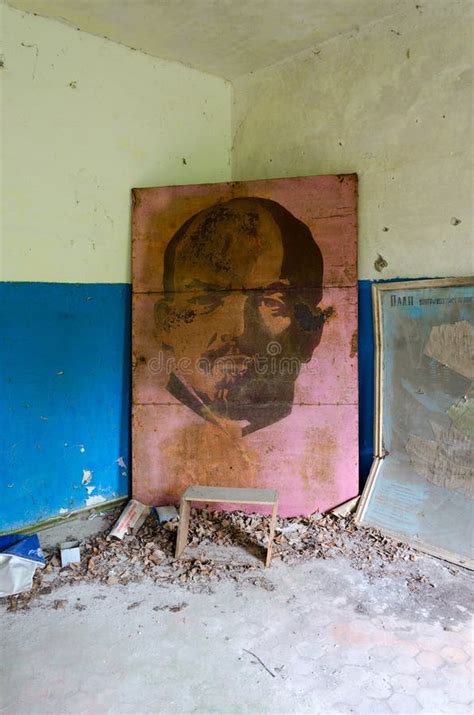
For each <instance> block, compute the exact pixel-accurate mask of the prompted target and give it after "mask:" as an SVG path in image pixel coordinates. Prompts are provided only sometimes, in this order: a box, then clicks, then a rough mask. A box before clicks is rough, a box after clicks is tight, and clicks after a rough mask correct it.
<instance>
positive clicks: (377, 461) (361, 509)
mask: <svg viewBox="0 0 474 715" xmlns="http://www.w3.org/2000/svg"><path fill="white" fill-rule="evenodd" d="M382 462H383V459H382V458H380V457H374V461H373V462H372V466H371V467H370V472H369V476H368V477H367V482H366V483H365V487H364V489H363V490H362V494H361V496H360V500H359V503H358V505H357V509H356V512H355V514H354V521H355V522H356V524H360V525H362V526H363V521H362V520H363V518H364V514H365V509H366V506H367V504H368V501H369V499H370V497H371V496H372V492H373V490H374V486H375V480H376V478H377V474H378V471H379V468H380V465H381V464H382Z"/></svg>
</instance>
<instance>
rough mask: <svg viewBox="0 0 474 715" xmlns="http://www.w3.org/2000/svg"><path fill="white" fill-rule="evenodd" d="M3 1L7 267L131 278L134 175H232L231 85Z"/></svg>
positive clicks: (166, 180)
mask: <svg viewBox="0 0 474 715" xmlns="http://www.w3.org/2000/svg"><path fill="white" fill-rule="evenodd" d="M1 11H2V20H3V25H4V47H3V48H2V54H3V63H4V66H3V68H1V69H0V74H1V77H2V98H3V117H2V119H3V123H2V134H3V138H4V141H3V158H2V177H3V205H2V221H3V241H4V249H3V272H2V278H3V280H20V281H29V280H34V281H60V282H80V283H93V282H104V283H126V282H129V281H130V266H129V262H130V230H129V226H130V189H131V187H132V186H156V185H160V184H165V185H167V184H174V183H176V184H186V183H196V182H207V181H225V180H226V179H228V178H230V159H229V130H230V86H229V84H228V83H227V82H225V81H224V80H222V79H219V78H217V77H213V76H211V75H207V74H204V73H202V72H198V71H196V70H193V69H190V68H188V67H185V66H184V65H180V64H177V63H173V62H167V61H164V60H159V59H156V58H153V57H150V56H149V55H145V54H143V53H141V52H136V51H133V50H131V49H129V48H127V47H124V46H122V45H118V44H115V43H113V42H110V41H108V40H105V39H101V38H98V37H95V36H93V35H89V34H87V33H84V32H78V31H76V30H75V29H74V28H71V27H68V26H66V25H63V24H61V23H58V22H56V21H52V20H49V19H45V18H42V17H35V16H34V15H31V14H27V13H22V12H19V11H17V10H13V9H11V8H10V7H7V6H3V7H2V8H1ZM183 160H184V161H185V162H186V163H184V161H183Z"/></svg>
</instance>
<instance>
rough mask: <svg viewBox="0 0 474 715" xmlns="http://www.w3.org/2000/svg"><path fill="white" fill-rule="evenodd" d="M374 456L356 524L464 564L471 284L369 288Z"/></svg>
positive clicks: (470, 471) (473, 318) (470, 466)
mask: <svg viewBox="0 0 474 715" xmlns="http://www.w3.org/2000/svg"><path fill="white" fill-rule="evenodd" d="M374 321H375V332H376V341H377V358H376V367H377V370H376V373H377V385H376V413H377V416H376V430H375V431H376V435H375V443H376V458H375V462H374V465H373V468H372V471H371V475H370V477H369V482H368V484H367V487H366V489H365V491H364V495H363V498H362V500H361V504H360V506H359V510H358V514H357V518H358V520H359V521H361V522H363V523H366V524H370V525H373V526H377V527H378V528H380V529H382V530H384V531H386V532H388V533H391V534H395V535H397V536H399V537H401V538H403V539H405V540H407V541H409V542H410V543H412V544H414V545H417V546H419V547H420V548H421V549H423V550H425V551H427V552H429V553H432V554H435V555H439V556H442V557H444V558H447V559H449V560H451V561H454V562H456V563H461V564H463V565H466V566H469V567H471V568H472V567H473V565H474V559H473V532H472V517H473V493H474V480H473V477H474V388H473V381H474V281H473V279H471V278H465V279H456V280H455V279H452V280H451V279H442V280H429V281H416V282H400V283H389V284H384V285H378V286H374Z"/></svg>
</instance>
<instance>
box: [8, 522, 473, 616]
mask: <svg viewBox="0 0 474 715" xmlns="http://www.w3.org/2000/svg"><path fill="white" fill-rule="evenodd" d="M119 513H120V511H119V510H116V511H114V512H111V513H110V514H109V515H107V517H106V519H107V522H108V524H107V526H106V528H105V529H104V531H103V532H101V533H99V534H97V535H96V536H93V537H91V538H87V539H86V540H84V541H83V543H82V544H81V562H80V563H78V564H71V565H69V566H67V567H64V568H61V562H60V555H59V550H58V549H57V548H49V549H47V550H45V555H46V567H45V568H44V569H38V570H37V572H36V575H35V577H34V581H33V588H32V589H31V590H30V591H27V592H25V593H22V594H19V595H17V596H11V597H9V598H7V599H3V600H4V602H6V605H7V609H8V610H9V611H21V610H25V609H29V608H30V606H31V605H32V603H33V602H35V601H38V600H40V599H41V597H42V596H45V595H49V594H51V593H53V592H54V591H55V590H56V589H58V588H60V587H61V586H64V585H67V584H74V583H85V582H99V583H103V584H106V585H108V586H114V585H126V584H128V583H137V582H139V581H142V580H143V579H151V580H152V581H154V582H155V583H157V584H161V585H166V584H176V585H179V586H182V587H183V588H184V589H186V590H190V591H193V592H206V591H207V592H209V593H212V591H213V585H215V584H216V583H217V582H218V581H222V580H233V581H234V582H236V583H237V584H243V583H245V584H248V585H249V586H256V587H260V588H264V589H266V590H273V589H274V585H273V583H272V581H271V580H270V579H269V578H268V574H269V571H268V570H266V569H264V568H263V559H264V554H265V549H266V544H267V540H268V530H269V518H268V517H262V516H261V515H259V514H247V513H244V512H239V511H236V512H222V511H210V510H192V511H191V520H190V528H189V538H188V546H187V548H186V550H185V552H184V554H183V556H182V558H181V559H179V560H177V561H176V560H175V559H174V547H175V541H176V532H177V528H178V524H177V521H172V522H168V523H165V524H159V522H158V520H157V519H156V517H155V515H154V514H150V516H149V517H148V519H147V521H146V522H145V524H144V525H143V526H142V527H141V529H140V530H139V532H138V533H137V534H135V535H132V534H130V535H127V536H125V537H124V539H123V541H119V540H117V539H108V538H107V536H108V533H109V531H110V528H111V526H112V525H113V523H114V522H115V520H116V519H117V517H118V516H119ZM73 524H74V523H72V524H71V534H70V535H69V538H71V539H73V538H75V537H74V532H73ZM273 553H274V556H273V558H274V560H275V561H278V560H281V561H283V562H287V563H295V562H297V561H309V560H313V561H316V560H318V559H332V558H335V557H342V558H344V559H345V560H347V561H348V562H349V564H350V566H351V567H352V568H354V569H356V570H358V571H361V572H362V573H363V575H364V578H365V579H366V580H367V581H369V582H371V581H374V580H376V579H378V580H380V589H381V590H385V589H388V590H390V589H392V590H397V589H398V590H400V586H402V593H403V594H404V595H405V596H407V595H408V596H409V598H408V599H406V598H404V597H402V598H398V599H397V601H398V608H402V609H403V604H404V603H405V605H406V608H407V609H408V610H409V609H412V608H414V607H417V604H418V606H419V607H421V605H423V608H424V609H425V610H427V612H428V613H429V614H432V615H433V617H435V615H436V613H437V612H438V611H439V610H442V605H443V603H444V602H445V600H446V599H449V598H451V596H452V593H454V591H453V589H455V591H456V596H455V597H456V600H457V602H458V603H460V604H461V606H460V607H461V608H463V605H462V604H463V603H464V601H466V602H467V603H469V600H470V595H469V594H470V583H471V578H470V576H471V575H470V574H469V572H467V571H465V570H464V569H460V568H459V567H456V566H452V565H451V564H444V566H443V572H445V571H446V570H448V574H449V575H450V576H452V575H460V576H461V578H458V579H456V582H453V583H452V584H451V583H450V581H451V580H452V579H446V578H444V577H443V578H435V576H434V575H435V574H438V575H439V573H440V571H439V569H436V568H435V569H433V567H432V564H433V562H434V561H435V560H434V559H432V558H430V557H427V556H425V555H423V554H420V553H419V552H416V551H414V550H413V549H411V548H409V547H408V546H407V545H405V544H402V543H400V542H397V541H394V540H393V539H391V538H389V537H387V536H385V535H384V534H382V533H381V532H380V531H378V530H376V529H372V528H367V527H360V526H358V525H356V523H355V522H354V519H353V517H352V516H349V517H339V516H336V515H333V514H329V515H326V516H323V515H321V514H317V513H316V514H313V515H311V516H310V517H307V518H302V517H298V518H287V519H283V518H278V520H277V528H276V535H275V543H274V550H273ZM414 562H416V563H414ZM430 564H431V565H430ZM436 580H437V581H438V583H434V581H436ZM382 582H383V583H382ZM54 604H55V605H54V607H55V608H58V609H60V608H62V607H64V604H63V603H62V602H61V599H58V600H57V602H56V601H55V602H54ZM360 607H361V608H362V609H367V608H368V607H369V606H368V604H367V603H364V604H361V606H360ZM466 613H467V609H466ZM459 615H460V616H462V613H460V614H459Z"/></svg>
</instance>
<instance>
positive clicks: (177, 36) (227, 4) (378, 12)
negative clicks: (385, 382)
mask: <svg viewBox="0 0 474 715" xmlns="http://www.w3.org/2000/svg"><path fill="white" fill-rule="evenodd" d="M7 1H8V4H9V5H11V6H12V7H15V8H17V9H19V10H24V11H27V12H33V13H37V14H38V15H44V16H45V17H50V18H54V19H56V20H59V21H61V22H65V23H67V24H68V25H72V26H74V27H78V28H79V29H81V30H83V31H84V32H89V33H92V34H93V35H99V36H102V37H107V38H108V39H110V40H113V41H114V42H119V43H121V44H123V45H127V46H128V47H133V48H135V49H138V50H141V51H143V52H147V53H148V54H150V55H155V56H157V57H161V58H163V59H167V60H174V61H177V62H183V63H185V64H187V65H190V66H191V67H195V68H196V69H199V70H202V71H204V72H209V73H211V74H215V75H218V76H220V77H224V78H226V79H234V78H235V77H238V76H239V75H242V74H246V73H248V72H252V71H255V70H257V69H259V68H261V67H264V66H266V65H270V64H273V63H274V62H278V61H279V60H282V59H285V58H286V57H289V56H291V55H293V54H296V53H297V52H300V51H301V50H304V49H306V48H309V47H314V46H317V45H319V44H320V43H321V42H323V41H325V40H328V39H330V38H331V37H335V36H336V35H340V34H342V33H344V32H350V31H357V29H359V28H360V27H363V26H364V25H367V24H369V23H372V22H375V21H377V20H380V19H382V18H384V17H387V16H390V15H394V16H395V15H397V14H398V13H400V12H401V11H402V10H403V9H404V8H406V6H407V5H413V4H414V3H415V0H7Z"/></svg>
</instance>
